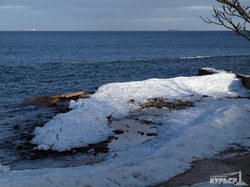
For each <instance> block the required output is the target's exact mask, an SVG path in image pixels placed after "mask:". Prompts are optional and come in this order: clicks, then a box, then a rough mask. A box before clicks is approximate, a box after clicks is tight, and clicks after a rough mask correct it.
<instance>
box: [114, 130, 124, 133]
mask: <svg viewBox="0 0 250 187" xmlns="http://www.w3.org/2000/svg"><path fill="white" fill-rule="evenodd" d="M113 132H114V133H115V134H123V133H124V130H120V129H117V130H114V131H113Z"/></svg>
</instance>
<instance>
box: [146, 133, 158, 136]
mask: <svg viewBox="0 0 250 187" xmlns="http://www.w3.org/2000/svg"><path fill="white" fill-rule="evenodd" d="M146 135H147V136H156V135H157V134H156V133H147V134H146Z"/></svg>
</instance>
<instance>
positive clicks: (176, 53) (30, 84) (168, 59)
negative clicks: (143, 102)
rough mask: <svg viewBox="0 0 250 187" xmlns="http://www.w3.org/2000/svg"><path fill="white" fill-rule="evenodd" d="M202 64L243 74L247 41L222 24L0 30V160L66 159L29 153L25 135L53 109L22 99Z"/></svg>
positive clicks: (249, 53)
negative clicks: (175, 28) (172, 28)
mask: <svg viewBox="0 0 250 187" xmlns="http://www.w3.org/2000/svg"><path fill="white" fill-rule="evenodd" d="M202 67H212V68H216V69H223V70H226V71H232V72H235V73H242V74H250V43H249V42H248V41H247V40H245V39H243V38H241V37H240V36H237V35H236V34H235V33H233V32H229V31H216V32H215V31H213V32H212V31H211V32H205V31H203V32H198V31H192V32H191V31H189V32H184V31H181V32H0V90H1V92H0V163H1V164H5V165H9V166H10V167H11V168H13V169H24V168H41V167H49V166H46V164H45V163H49V164H48V165H51V163H54V165H56V163H57V162H56V161H58V160H59V161H60V160H67V159H68V160H71V159H72V157H65V156H62V155H60V156H56V157H53V158H43V159H40V160H36V159H34V157H32V155H30V153H29V151H30V150H29V149H30V148H29V146H26V145H27V144H28V141H29V138H28V137H29V135H30V134H31V133H32V132H33V130H34V128H35V127H36V126H39V125H43V124H45V123H46V122H48V121H49V120H50V119H51V118H53V117H54V116H55V115H56V113H57V109H56V107H43V106H34V105H27V104H25V103H24V100H25V99H27V98H31V97H36V96H44V95H54V94H59V93H70V92H76V91H85V92H95V91H96V90H97V89H98V87H100V86H101V85H103V84H106V83H111V82H126V81H140V80H145V79H149V78H172V77H177V76H195V75H197V73H198V69H199V68H202ZM48 159H49V160H50V162H48ZM60 164H61V162H60ZM60 164H58V165H60ZM52 165H53V164H52Z"/></svg>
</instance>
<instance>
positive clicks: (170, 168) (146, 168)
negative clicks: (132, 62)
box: [0, 72, 250, 186]
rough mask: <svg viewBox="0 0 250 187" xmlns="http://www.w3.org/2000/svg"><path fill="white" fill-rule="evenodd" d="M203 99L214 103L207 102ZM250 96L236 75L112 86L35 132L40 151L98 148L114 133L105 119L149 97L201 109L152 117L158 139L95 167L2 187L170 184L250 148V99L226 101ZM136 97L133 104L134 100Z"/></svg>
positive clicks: (6, 180) (23, 178)
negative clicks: (232, 151)
mask: <svg viewBox="0 0 250 187" xmlns="http://www.w3.org/2000/svg"><path fill="white" fill-rule="evenodd" d="M203 95H206V96H210V97H202V96H203ZM238 95H240V96H249V91H248V90H247V89H245V88H244V87H243V86H242V83H241V80H239V79H237V78H235V75H234V74H229V73H223V72H221V73H218V74H215V75H208V76H202V77H178V78H173V79H150V80H145V81H140V82H127V83H112V84H107V85H104V86H102V87H100V88H99V90H98V91H97V92H96V93H95V94H94V95H93V97H92V98H90V99H85V100H79V101H78V102H72V103H71V107H72V109H73V110H72V111H71V112H69V113H66V114H60V115H58V116H56V117H55V118H54V119H53V120H51V121H50V122H49V123H48V124H46V125H45V126H44V127H40V128H37V129H36V130H35V131H34V134H35V138H34V139H33V140H32V142H33V143H35V144H37V145H38V147H37V148H38V149H45V150H47V149H53V150H57V151H63V150H68V149H71V148H74V147H78V146H84V145H87V144H89V143H94V142H99V141H101V140H104V139H105V138H107V136H109V135H111V134H112V131H111V129H110V128H109V125H108V121H107V118H106V117H107V116H110V115H112V117H113V118H117V119H120V118H122V117H124V116H126V115H128V114H129V113H130V112H133V111H135V110H138V109H139V108H140V103H141V102H144V101H146V100H147V99H148V98H154V97H163V98H165V99H168V100H173V99H185V100H187V99H189V100H192V101H194V102H195V107H190V108H186V109H182V110H172V111H170V110H166V113H164V114H161V115H158V116H155V115H153V114H152V115H148V116H147V117H146V118H147V120H151V121H153V122H156V123H157V124H158V125H157V127H156V128H157V131H158V135H157V136H156V137H155V138H152V139H150V140H149V141H147V142H144V143H142V144H140V145H136V146H131V147H129V148H127V149H124V150H122V149H121V150H119V151H117V152H111V153H109V156H108V157H107V159H106V161H104V162H102V163H99V164H95V165H93V166H81V167H68V168H51V169H46V168H44V169H37V170H23V171H9V170H7V169H6V170H3V172H2V173H0V184H1V185H2V186H88V185H89V186H145V185H153V184H158V183H160V182H163V181H166V180H168V179H170V178H172V177H174V176H176V175H177V174H179V173H182V172H184V171H185V170H187V169H188V168H190V166H191V163H192V161H195V160H199V159H203V158H211V157H214V156H215V155H216V154H217V153H219V152H220V151H223V150H225V149H226V148H228V147H229V146H232V144H233V143H237V144H240V145H242V146H248V148H249V146H250V142H249V141H247V140H248V139H249V137H250V134H249V132H250V126H249V123H250V119H249V114H250V101H249V100H248V99H225V96H230V97H234V96H238ZM131 99H133V100H134V102H129V101H130V100H131Z"/></svg>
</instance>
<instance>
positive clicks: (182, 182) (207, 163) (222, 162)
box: [155, 152, 250, 187]
mask: <svg viewBox="0 0 250 187" xmlns="http://www.w3.org/2000/svg"><path fill="white" fill-rule="evenodd" d="M237 171H242V179H243V181H244V182H245V183H247V184H248V185H250V152H247V153H245V154H238V155H235V156H232V157H229V158H228V157H226V158H225V157H217V158H211V159H203V160H199V161H195V162H193V163H192V166H191V168H190V169H189V170H187V171H185V172H184V173H182V174H179V175H177V176H175V177H173V178H172V179H170V180H168V181H166V182H163V183H161V184H158V185H156V186H157V187H173V186H175V187H177V186H191V185H193V184H197V183H202V182H207V181H209V179H210V176H211V175H217V174H223V173H230V172H237ZM156 186H155V187H156Z"/></svg>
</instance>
